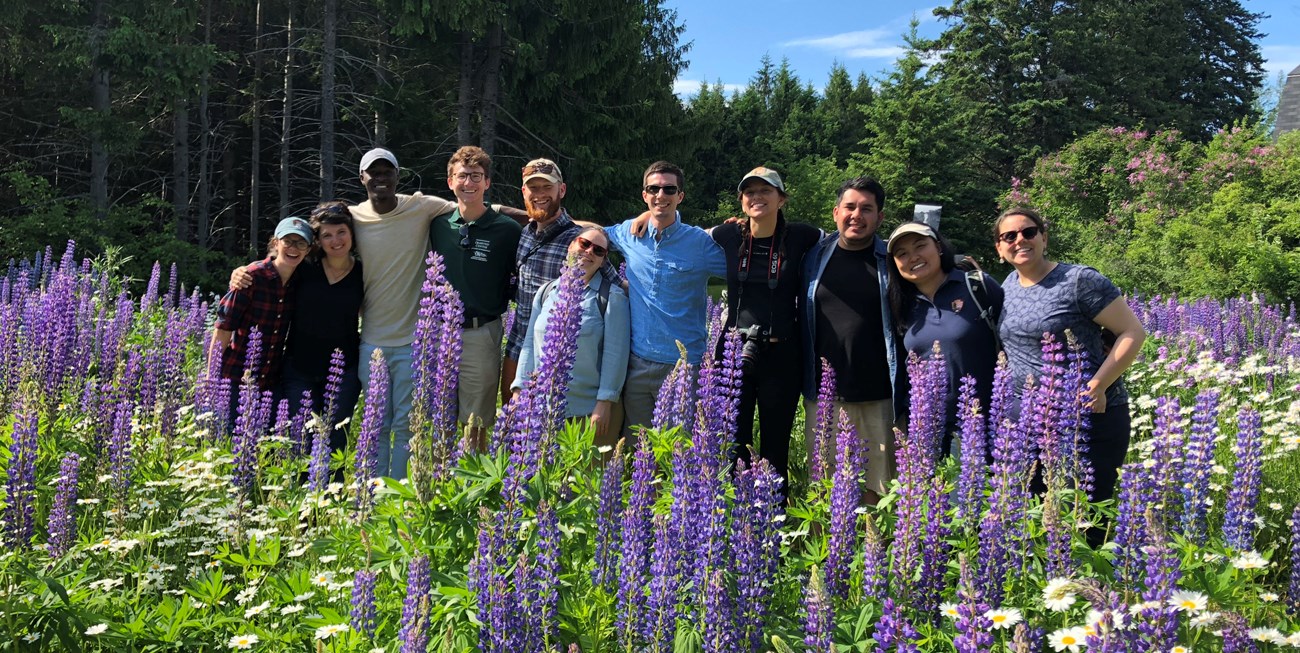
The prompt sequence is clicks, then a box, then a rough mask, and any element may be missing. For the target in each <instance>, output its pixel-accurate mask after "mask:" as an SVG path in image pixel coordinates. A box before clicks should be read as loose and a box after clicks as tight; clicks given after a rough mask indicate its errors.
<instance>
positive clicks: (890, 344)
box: [803, 231, 905, 415]
mask: <svg viewBox="0 0 1300 653" xmlns="http://www.w3.org/2000/svg"><path fill="white" fill-rule="evenodd" d="M839 238H840V235H839V233H838V232H834V231H832V232H831V233H830V234H828V235H827V236H826V237H825V238H822V240H821V242H820V243H817V244H816V245H815V246H814V247H813V248H812V250H810V251H809V252H808V254H806V255H805V256H804V259H803V260H804V277H803V278H804V284H805V290H804V301H803V310H804V314H803V318H804V319H803V349H804V365H803V395H804V397H805V398H807V399H811V400H814V401H815V400H816V399H817V370H818V368H820V367H821V361H820V360H818V358H817V354H816V346H817V333H816V332H817V285H818V284H820V283H821V279H822V273H823V272H825V270H826V263H828V262H829V261H830V260H831V255H832V254H834V253H835V248H836V247H838V246H839V245H838V244H837V243H838V242H839ZM872 249H874V250H875V253H876V274H877V276H878V277H879V279H880V319H881V321H882V322H883V323H884V327H885V355H886V356H888V358H889V383H890V385H892V386H893V388H894V413H895V414H896V415H897V414H901V411H900V410H899V406H900V405H904V404H900V401H901V400H903V399H905V397H899V390H900V388H899V383H898V380H899V379H898V343H897V341H896V339H895V338H894V336H893V334H894V326H893V319H891V317H890V314H889V268H888V267H887V259H888V257H889V254H888V252H887V251H886V250H885V241H883V240H881V239H880V236H875V237H874V238H873V239H872Z"/></svg>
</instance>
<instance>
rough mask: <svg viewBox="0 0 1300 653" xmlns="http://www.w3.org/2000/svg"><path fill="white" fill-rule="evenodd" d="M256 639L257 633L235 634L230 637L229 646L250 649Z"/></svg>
mask: <svg viewBox="0 0 1300 653" xmlns="http://www.w3.org/2000/svg"><path fill="white" fill-rule="evenodd" d="M257 641H258V639H257V635H254V634H252V633H249V634H247V635H235V636H234V637H231V638H230V643H229V646H230V648H240V649H250V648H253V645H254V644H256V643H257Z"/></svg>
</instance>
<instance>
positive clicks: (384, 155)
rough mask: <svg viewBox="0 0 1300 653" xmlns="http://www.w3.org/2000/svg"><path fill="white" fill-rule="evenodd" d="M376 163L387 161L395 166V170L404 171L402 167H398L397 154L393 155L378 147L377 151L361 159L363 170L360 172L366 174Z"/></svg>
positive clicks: (367, 153) (371, 151)
mask: <svg viewBox="0 0 1300 653" xmlns="http://www.w3.org/2000/svg"><path fill="white" fill-rule="evenodd" d="M375 161H387V162H389V163H391V164H393V167H394V168H396V169H398V170H401V169H402V167H401V166H399V165H397V155H396V154H393V153H392V152H389V151H388V150H385V149H384V148H382V147H376V148H375V149H373V150H370V151H369V152H366V154H365V156H363V157H361V170H360V171H359V172H365V171H366V170H367V169H369V168H370V166H371V165H373V164H374V162H375Z"/></svg>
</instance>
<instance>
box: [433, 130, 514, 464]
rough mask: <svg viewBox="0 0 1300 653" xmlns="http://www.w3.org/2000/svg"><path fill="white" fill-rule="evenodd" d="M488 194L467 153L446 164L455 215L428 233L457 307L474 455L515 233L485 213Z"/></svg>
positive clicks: (480, 167)
mask: <svg viewBox="0 0 1300 653" xmlns="http://www.w3.org/2000/svg"><path fill="white" fill-rule="evenodd" d="M491 186H492V159H491V157H489V156H488V153H487V152H485V151H484V150H483V149H482V148H479V147H474V146H473V145H467V146H465V147H462V148H460V149H459V150H456V153H455V154H453V155H451V159H450V160H448V161H447V187H448V188H450V189H451V191H452V192H453V193H455V195H456V210H454V211H452V212H451V215H450V216H449V217H448V219H447V220H435V221H434V223H433V226H432V227H430V229H429V241H430V245H431V247H432V248H433V251H435V252H438V254H440V255H442V258H443V263H444V264H445V265H446V276H447V281H448V282H449V283H450V284H451V287H452V288H455V289H456V292H458V293H460V299H461V302H463V303H464V305H465V316H464V322H463V323H462V325H461V328H462V330H461V352H460V379H459V381H460V382H459V386H458V389H457V391H458V393H459V403H460V423H461V424H464V425H465V426H466V430H467V433H468V434H469V436H470V438H471V441H472V442H473V443H474V446H475V448H476V449H477V450H479V451H484V450H486V449H487V438H486V435H487V433H488V432H489V431H490V430H491V429H492V425H493V424H494V423H495V422H496V406H497V382H498V378H499V376H500V374H501V337H502V335H503V330H502V322H501V315H502V314H503V313H505V312H506V309H507V308H508V307H509V305H510V300H511V299H513V297H512V296H511V294H510V277H511V276H512V275H513V274H514V271H515V250H516V249H517V248H518V247H519V233H520V228H519V225H518V224H517V223H516V222H515V221H514V220H511V219H510V218H507V217H505V216H503V215H501V214H500V213H497V212H496V211H494V210H492V208H491V207H489V206H488V205H487V204H486V203H485V202H484V201H483V196H484V193H486V192H487V190H488V188H490V187H491Z"/></svg>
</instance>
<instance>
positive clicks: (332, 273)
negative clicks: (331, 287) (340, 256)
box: [322, 256, 356, 284]
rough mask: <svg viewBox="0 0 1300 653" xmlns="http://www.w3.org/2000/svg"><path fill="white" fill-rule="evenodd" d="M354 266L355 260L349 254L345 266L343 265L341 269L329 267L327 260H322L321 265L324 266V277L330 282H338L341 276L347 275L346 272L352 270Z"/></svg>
mask: <svg viewBox="0 0 1300 653" xmlns="http://www.w3.org/2000/svg"><path fill="white" fill-rule="evenodd" d="M354 266H356V260H354V259H353V258H352V257H351V256H349V257H348V260H347V267H344V268H343V269H342V270H335V269H333V268H331V267H330V264H329V262H328V261H325V262H322V267H324V268H325V279H326V280H328V281H329V282H330V284H335V283H338V282H339V281H340V280H342V279H343V277H346V276H348V273H349V272H351V271H352V268H353V267H354Z"/></svg>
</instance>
